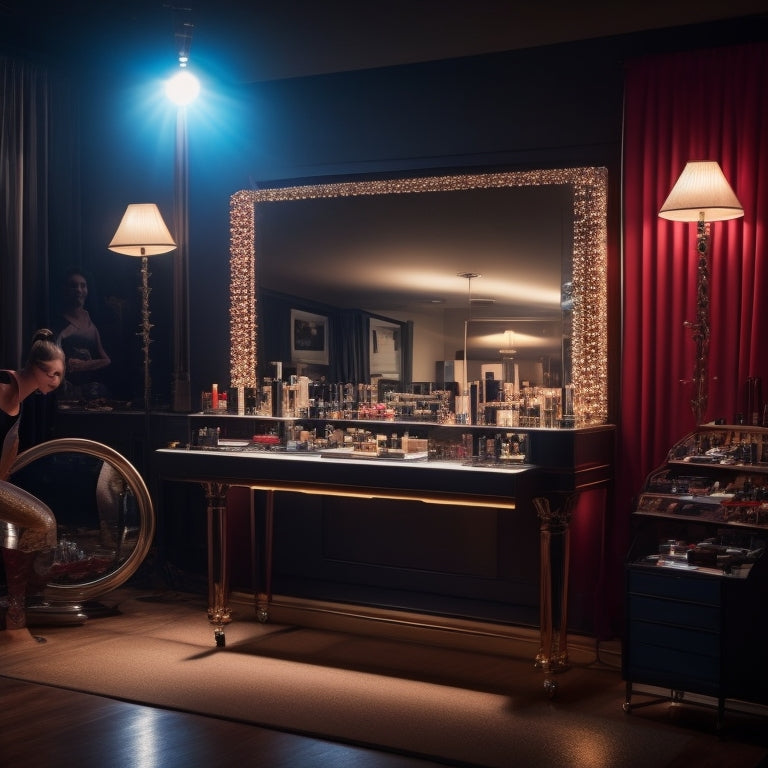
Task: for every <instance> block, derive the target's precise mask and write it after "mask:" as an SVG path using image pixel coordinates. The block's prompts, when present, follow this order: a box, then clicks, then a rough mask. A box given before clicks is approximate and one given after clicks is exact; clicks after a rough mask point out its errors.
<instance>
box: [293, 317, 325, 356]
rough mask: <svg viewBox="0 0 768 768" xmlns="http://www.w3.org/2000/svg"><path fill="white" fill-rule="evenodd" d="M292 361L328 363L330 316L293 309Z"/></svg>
mask: <svg viewBox="0 0 768 768" xmlns="http://www.w3.org/2000/svg"><path fill="white" fill-rule="evenodd" d="M291 361H292V362H294V363H311V364H314V365H328V318H327V317H325V315H315V314H313V313H311V312H303V311H302V310H300V309H292V310H291Z"/></svg>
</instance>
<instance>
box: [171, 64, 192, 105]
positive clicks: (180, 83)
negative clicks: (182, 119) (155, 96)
mask: <svg viewBox="0 0 768 768" xmlns="http://www.w3.org/2000/svg"><path fill="white" fill-rule="evenodd" d="M199 93H200V81H199V80H198V79H197V78H196V77H195V76H194V75H193V74H192V73H191V72H189V71H187V70H182V71H181V72H177V73H176V74H175V75H174V76H173V77H172V78H170V80H168V81H167V82H166V84H165V95H166V96H167V97H168V98H169V99H170V100H171V101H172V102H173V103H174V104H177V105H178V106H180V107H181V106H186V105H187V104H191V103H192V102H193V101H194V100H195V99H196V98H197V97H198V95H199Z"/></svg>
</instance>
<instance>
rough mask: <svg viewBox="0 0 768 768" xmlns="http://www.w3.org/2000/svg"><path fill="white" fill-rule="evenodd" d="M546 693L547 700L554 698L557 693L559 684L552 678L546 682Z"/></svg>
mask: <svg viewBox="0 0 768 768" xmlns="http://www.w3.org/2000/svg"><path fill="white" fill-rule="evenodd" d="M544 693H546V694H547V698H550V699H551V698H553V697H554V695H555V694H556V693H557V683H556V682H555V681H554V680H552V679H551V678H547V679H546V680H545V681H544Z"/></svg>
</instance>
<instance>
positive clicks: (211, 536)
mask: <svg viewBox="0 0 768 768" xmlns="http://www.w3.org/2000/svg"><path fill="white" fill-rule="evenodd" d="M202 485H203V488H204V489H205V498H206V502H207V507H208V621H209V622H210V623H211V625H212V626H213V636H214V639H215V640H216V645H217V646H218V647H220V648H223V647H224V646H225V645H226V638H225V636H224V627H225V626H226V625H227V624H229V623H230V621H232V615H231V613H230V610H229V605H228V603H229V561H228V553H227V491H229V485H227V484H226V483H216V482H205V483H203V484H202Z"/></svg>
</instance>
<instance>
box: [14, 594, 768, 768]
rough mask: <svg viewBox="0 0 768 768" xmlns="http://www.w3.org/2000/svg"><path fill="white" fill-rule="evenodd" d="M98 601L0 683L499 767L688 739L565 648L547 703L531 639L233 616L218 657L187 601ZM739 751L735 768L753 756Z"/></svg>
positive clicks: (644, 765)
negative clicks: (460, 638) (513, 647)
mask: <svg viewBox="0 0 768 768" xmlns="http://www.w3.org/2000/svg"><path fill="white" fill-rule="evenodd" d="M111 599H113V601H114V602H115V604H116V608H117V612H116V613H115V615H110V616H104V617H100V618H92V619H90V620H89V621H88V622H87V623H85V624H84V625H83V626H75V627H51V628H45V629H38V630H36V631H38V632H40V633H41V634H43V635H45V636H46V638H47V640H48V642H47V643H45V644H44V645H39V646H34V647H33V646H26V647H15V648H9V647H8V644H5V645H4V646H3V647H2V649H0V653H2V657H1V658H2V671H1V672H0V674H2V675H3V676H5V677H10V678H16V679H21V680H27V681H31V682H37V683H45V684H49V685H54V686H59V687H64V688H69V689H73V690H78V691H85V692H88V693H95V694H100V695H104V696H109V697H112V698H118V699H123V700H127V701H132V702H138V703H143V704H151V705H155V706H159V707H164V708H171V709H177V710H182V711H187V712H194V713H199V714H205V715H211V716H216V717H221V718H228V719H233V720H238V721H244V722H250V723H254V724H258V725H263V726H270V727H276V728H280V729H284V730H289V731H293V732H299V733H303V734H308V735H315V736H322V737H324V738H329V739H336V740H340V741H344V742H347V743H355V744H360V745H367V746H371V745H372V746H378V747H383V748H385V749H391V750H396V751H400V752H404V753H408V754H413V755H423V756H429V757H432V758H436V759H442V760H447V761H456V762H458V763H466V764H471V765H482V766H493V767H497V768H510V766H530V765H537V766H542V767H545V766H558V768H561V767H562V766H563V765H574V766H575V765H580V766H589V767H590V768H603V767H605V768H608V767H609V766H610V767H611V768H615V767H616V766H622V767H626V768H634V766H637V768H654V767H655V766H670V765H672V764H674V762H675V760H676V759H678V758H680V757H681V756H684V754H685V751H686V748H687V745H688V744H689V742H690V739H691V733H689V732H687V731H686V730H685V729H684V728H683V729H676V728H674V727H668V726H667V725H665V724H663V723H662V724H659V723H657V722H655V721H653V720H649V719H647V718H644V717H642V716H638V715H636V714H634V713H633V714H632V715H630V716H627V715H625V714H624V713H623V712H622V710H621V704H622V701H623V684H622V683H621V680H620V675H619V672H618V669H617V667H616V665H615V664H613V663H604V662H603V661H600V662H598V661H597V660H596V659H594V658H593V656H594V653H593V652H591V651H589V650H588V649H587V648H582V649H581V650H579V649H575V650H574V651H572V661H573V662H574V666H573V668H572V669H571V670H570V671H568V672H567V673H565V674H564V675H561V676H560V677H559V688H558V693H557V695H556V696H555V697H554V698H553V699H548V698H547V697H546V696H545V694H544V690H543V677H542V675H541V673H540V672H539V671H537V670H535V669H534V668H533V664H532V662H531V658H532V656H531V653H532V651H533V652H535V648H531V647H530V644H528V645H526V644H525V643H523V644H522V645H521V647H520V649H519V650H520V656H519V658H514V657H513V658H510V657H501V656H494V655H484V654H478V653H469V652H466V651H457V650H451V649H444V648H435V647H430V646H426V645H420V644H416V643H407V642H394V641H386V640H378V639H376V638H371V637H363V636H357V635H351V634H342V633H337V632H326V631H321V630H315V629H301V628H293V627H285V626H276V625H271V624H259V623H258V622H256V621H253V620H249V619H248V618H247V617H243V619H244V620H239V621H235V622H233V623H232V624H231V625H230V626H229V627H228V628H227V645H226V647H225V648H216V647H215V645H214V643H213V634H212V631H211V629H210V627H209V626H208V623H207V620H206V617H205V611H204V603H203V602H202V601H201V600H200V599H198V598H195V597H191V596H189V595H186V594H181V593H153V592H147V593H140V592H135V591H132V590H128V589H126V590H121V591H120V592H118V593H115V595H114V596H112V598H111ZM662 706H666V705H662ZM714 738H715V737H714V736H713V739H714ZM746 749H747V752H746V755H747V760H746V762H743V763H741V764H742V765H757V764H758V762H759V760H760V759H761V758H762V757H763V756H764V755H765V754H766V752H765V749H764V748H763V747H760V746H754V747H746ZM750 750H753V752H750ZM741 752H742V753H744V748H742V751H741ZM752 755H753V756H754V762H752V760H751V758H752ZM733 764H734V765H736V764H737V763H733Z"/></svg>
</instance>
